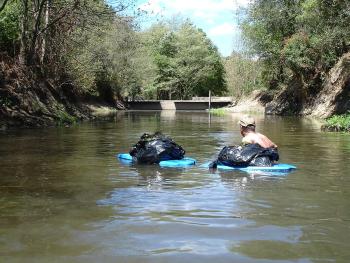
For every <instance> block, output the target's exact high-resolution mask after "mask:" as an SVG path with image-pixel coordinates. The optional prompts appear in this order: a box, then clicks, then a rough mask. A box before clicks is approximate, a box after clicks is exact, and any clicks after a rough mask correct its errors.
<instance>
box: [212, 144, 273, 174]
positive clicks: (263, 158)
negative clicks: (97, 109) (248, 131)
mask: <svg viewBox="0 0 350 263" xmlns="http://www.w3.org/2000/svg"><path fill="white" fill-rule="evenodd" d="M278 159H279V155H278V151H277V149H275V148H263V147H261V146H260V145H259V144H247V145H245V146H226V147H224V148H223V149H222V150H221V151H220V153H219V156H218V158H217V160H215V161H214V162H212V163H211V164H210V168H216V166H217V165H218V164H223V165H227V166H233V167H235V166H236V167H237V166H239V167H245V166H272V165H273V163H274V161H278Z"/></svg>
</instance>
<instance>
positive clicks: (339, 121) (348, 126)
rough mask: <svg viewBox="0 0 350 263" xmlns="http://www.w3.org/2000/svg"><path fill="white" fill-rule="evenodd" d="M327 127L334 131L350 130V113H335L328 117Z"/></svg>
mask: <svg viewBox="0 0 350 263" xmlns="http://www.w3.org/2000/svg"><path fill="white" fill-rule="evenodd" d="M325 128H326V129H327V130H332V131H350V114H344V115H334V116H332V117H330V118H328V119H326V125H325Z"/></svg>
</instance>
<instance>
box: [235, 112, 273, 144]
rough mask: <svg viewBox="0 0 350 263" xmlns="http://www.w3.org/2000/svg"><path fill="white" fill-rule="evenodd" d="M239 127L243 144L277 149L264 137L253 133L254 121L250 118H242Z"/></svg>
mask: <svg viewBox="0 0 350 263" xmlns="http://www.w3.org/2000/svg"><path fill="white" fill-rule="evenodd" d="M238 124H239V126H240V131H241V135H242V136H243V138H242V143H243V144H255V143H257V144H259V145H260V146H261V147H263V148H277V145H276V144H275V143H273V142H272V141H271V140H270V139H269V138H267V137H266V136H265V135H263V134H261V133H258V132H256V131H255V120H254V118H253V117H251V116H244V117H243V118H242V119H240V121H239V122H238Z"/></svg>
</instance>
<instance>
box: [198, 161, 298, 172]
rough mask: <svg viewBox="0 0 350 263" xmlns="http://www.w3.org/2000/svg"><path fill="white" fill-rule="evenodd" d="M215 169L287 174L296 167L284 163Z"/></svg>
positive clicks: (224, 166)
mask: <svg viewBox="0 0 350 263" xmlns="http://www.w3.org/2000/svg"><path fill="white" fill-rule="evenodd" d="M209 164H210V162H208V163H205V164H203V165H202V167H207V168H208V167H209ZM217 169H221V170H239V171H244V172H277V173H288V172H291V171H293V170H295V169H297V167H296V166H294V165H290V164H286V163H279V164H274V165H273V166H269V167H265V166H246V167H239V166H238V167H232V166H227V165H222V164H218V166H217Z"/></svg>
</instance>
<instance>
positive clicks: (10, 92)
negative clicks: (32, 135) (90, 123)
mask: <svg viewBox="0 0 350 263" xmlns="http://www.w3.org/2000/svg"><path fill="white" fill-rule="evenodd" d="M117 108H123V104H122V103H119V102H118V103H117V102H115V103H111V102H105V101H103V100H102V99H101V98H99V97H95V96H91V95H89V94H87V93H86V92H84V90H83V89H81V88H78V87H76V86H75V85H74V84H73V83H72V82H69V81H64V80H58V79H54V78H48V77H45V76H43V74H41V73H40V72H37V71H36V69H35V68H31V67H26V66H23V65H21V64H19V63H18V61H17V60H15V59H12V58H10V57H8V56H6V55H5V54H0V128H1V129H6V128H7V127H12V126H16V127H41V126H54V125H70V124H73V123H75V122H77V121H81V120H87V119H92V118H96V117H97V116H100V115H104V114H110V113H111V112H115V111H116V110H117Z"/></svg>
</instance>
